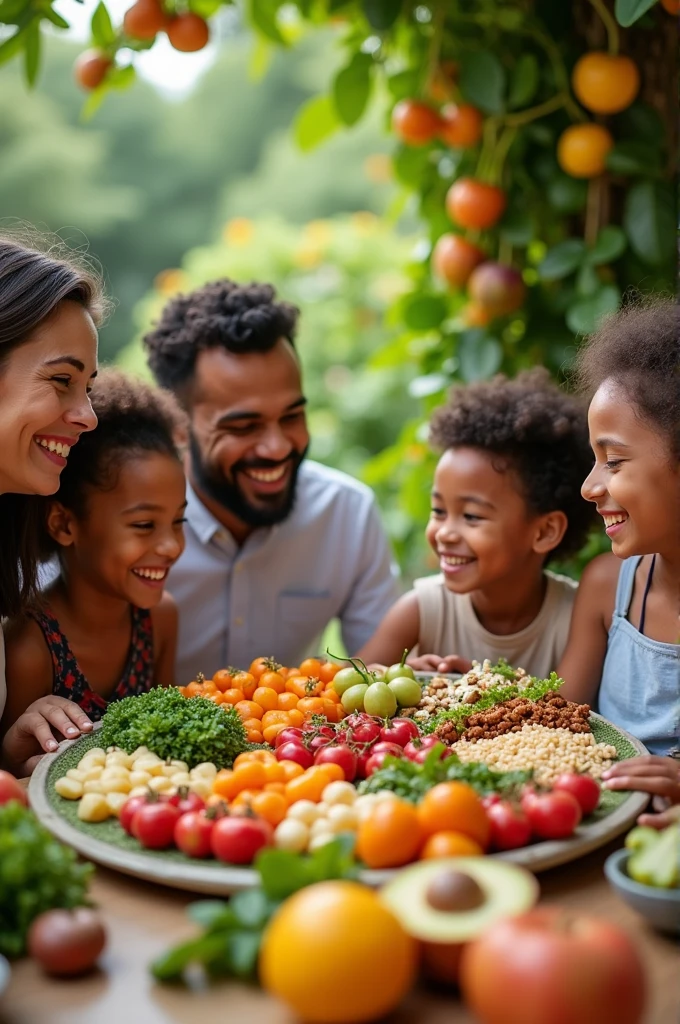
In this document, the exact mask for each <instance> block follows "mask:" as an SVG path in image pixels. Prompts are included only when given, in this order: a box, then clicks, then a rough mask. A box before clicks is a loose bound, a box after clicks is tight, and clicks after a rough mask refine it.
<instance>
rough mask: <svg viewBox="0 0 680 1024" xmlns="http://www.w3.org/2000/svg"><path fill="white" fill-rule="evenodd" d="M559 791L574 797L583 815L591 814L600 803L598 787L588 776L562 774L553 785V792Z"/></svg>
mask: <svg viewBox="0 0 680 1024" xmlns="http://www.w3.org/2000/svg"><path fill="white" fill-rule="evenodd" d="M555 790H559V791H560V792H563V793H571V795H572V796H573V797H576V799H577V801H578V803H579V806H580V808H581V812H582V813H583V815H584V816H585V815H587V814H592V813H593V811H594V810H595V808H596V807H597V805H598V804H599V802H600V787H599V786H598V784H597V782H596V781H595V779H594V778H592V776H590V775H579V774H578V772H563V774H562V775H558V777H557V778H556V779H555V781H554V783H553V792H554V791H555Z"/></svg>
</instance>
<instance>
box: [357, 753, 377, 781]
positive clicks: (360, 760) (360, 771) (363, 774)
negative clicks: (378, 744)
mask: <svg viewBox="0 0 680 1024" xmlns="http://www.w3.org/2000/svg"><path fill="white" fill-rule="evenodd" d="M372 757H373V751H372V749H371V747H367V748H366V750H364V751H362V753H360V754H357V773H356V776H355V778H357V779H367V778H368V772H367V768H368V762H369V761H370V760H371V758H372Z"/></svg>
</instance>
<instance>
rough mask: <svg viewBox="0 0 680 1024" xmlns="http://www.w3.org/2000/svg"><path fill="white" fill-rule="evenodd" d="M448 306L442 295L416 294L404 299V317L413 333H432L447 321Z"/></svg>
mask: <svg viewBox="0 0 680 1024" xmlns="http://www.w3.org/2000/svg"><path fill="white" fill-rule="evenodd" d="M447 313H448V305H447V303H446V300H445V299H443V298H442V297H441V295H428V294H427V293H425V294H422V293H420V292H416V293H415V294H413V295H408V296H406V298H405V299H404V302H403V306H402V316H403V318H404V323H405V324H406V326H407V327H410V328H411V330H412V331H430V330H433V329H434V328H436V327H439V325H440V324H441V322H442V320H445V319H446V315H447Z"/></svg>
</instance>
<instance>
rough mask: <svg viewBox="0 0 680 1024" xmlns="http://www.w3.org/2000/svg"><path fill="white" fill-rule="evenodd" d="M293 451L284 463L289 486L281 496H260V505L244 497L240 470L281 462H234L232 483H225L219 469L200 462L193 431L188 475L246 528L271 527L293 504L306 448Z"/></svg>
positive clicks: (268, 467) (226, 481)
mask: <svg viewBox="0 0 680 1024" xmlns="http://www.w3.org/2000/svg"><path fill="white" fill-rule="evenodd" d="M308 447H309V445H308V446H307V448H305V450H304V451H303V452H302V453H300V452H293V453H292V454H291V455H290V456H289V457H288V458H287V459H285V460H283V461H284V462H290V463H291V473H290V478H289V481H288V486H287V487H286V489H285V491H282V492H281V493H280V494H272V495H263V496H262V498H261V499H260V503H258V504H257V505H252V504H251V503H250V502H249V501H248V499H247V498H246V497H245V495H244V494H243V491H242V490H241V488H240V487H239V484H238V475H237V474H238V472H239V471H240V470H242V469H246V468H253V469H264V470H267V469H275V468H276V467H277V466H280V465H281V462H269V461H267V460H264V459H260V460H258V461H257V462H236V463H234V465H233V466H232V469H231V477H232V479H231V481H230V480H227V479H226V477H225V476H223V474H222V473H220V472H219V470H217V469H214V468H213V467H211V466H209V465H207V463H206V462H204V460H203V456H202V454H201V449H200V447H199V444H198V441H197V440H196V437H195V435H194V434H193V432H192V433H191V434H190V436H189V452H190V457H191V475H192V478H193V483H194V484H195V485H196V487H197V488H198V489H199V490H200V491H202V492H203V493H204V494H206V495H207V496H208V497H209V498H212V500H213V501H216V502H217V503H218V504H219V505H221V506H222V507H223V508H225V509H226V510H227V511H228V512H231V513H232V515H234V516H236V518H237V519H240V521H241V522H242V523H246V524H247V525H248V526H273V525H274V524H275V523H280V522H282V521H283V520H284V519H287V518H288V516H289V515H290V513H291V512H292V510H293V506H294V504H295V495H296V486H297V477H298V472H299V469H300V466H301V464H302V460H303V459H304V458H305V456H306V454H307V449H308Z"/></svg>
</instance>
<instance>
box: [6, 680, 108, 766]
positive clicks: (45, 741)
mask: <svg viewBox="0 0 680 1024" xmlns="http://www.w3.org/2000/svg"><path fill="white" fill-rule="evenodd" d="M87 732H92V722H91V721H90V719H89V718H88V717H87V715H86V714H85V712H84V711H83V710H82V709H81V708H80V707H79V706H78V705H77V704H74V703H73V701H70V700H66V698H65V697H56V696H53V695H51V694H50V696H48V697H40V699H39V700H36V701H34V702H33V703H32V704H29V706H28V707H27V708H26V710H25V711H24V713H23V715H20V717H19V718H18V719H17V720H16V722H15V723H14V725H13V726H11V728H9V729H8V730H7V733H6V735H5V739H4V741H3V744H2V753H3V758H4V759H5V760H6V761H8V762H9V764H10V765H13V766H15V767H16V766H20V768H21V771H22V772H23V773H25V774H27V775H30V773H31V772H32V771H33V769H34V768H35V766H36V764H37V762H38V761H39V760H40V757H41V756H42V753H38V752H39V751H41V752H42V751H44V752H46V753H52V752H53V751H55V750H56V749H57V746H58V745H59V744H58V741H57V740H56V739H55V734H56V735H57V736H59V737H63V738H65V739H68V740H74V739H77V738H78V736H80V735H81V734H82V733H87Z"/></svg>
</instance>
